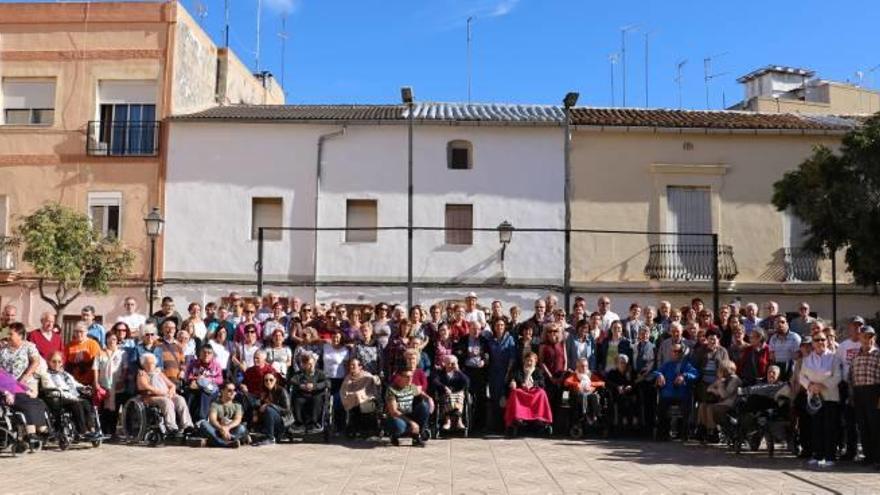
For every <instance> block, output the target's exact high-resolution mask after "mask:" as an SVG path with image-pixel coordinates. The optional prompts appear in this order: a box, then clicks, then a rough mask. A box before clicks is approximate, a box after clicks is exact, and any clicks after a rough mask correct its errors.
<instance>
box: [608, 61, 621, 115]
mask: <svg viewBox="0 0 880 495" xmlns="http://www.w3.org/2000/svg"><path fill="white" fill-rule="evenodd" d="M619 59H620V54H618V53H617V52H614V53H610V54H608V62H609V66H610V67H611V71H610V74H611V106H612V107H614V66H615V65H617V61H618V60H619Z"/></svg>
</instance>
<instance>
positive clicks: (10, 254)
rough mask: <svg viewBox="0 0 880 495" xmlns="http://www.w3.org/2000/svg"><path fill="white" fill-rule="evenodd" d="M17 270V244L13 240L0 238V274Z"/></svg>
mask: <svg viewBox="0 0 880 495" xmlns="http://www.w3.org/2000/svg"><path fill="white" fill-rule="evenodd" d="M17 270H18V243H17V242H16V241H15V239H14V238H12V237H8V236H0V272H14V271H17Z"/></svg>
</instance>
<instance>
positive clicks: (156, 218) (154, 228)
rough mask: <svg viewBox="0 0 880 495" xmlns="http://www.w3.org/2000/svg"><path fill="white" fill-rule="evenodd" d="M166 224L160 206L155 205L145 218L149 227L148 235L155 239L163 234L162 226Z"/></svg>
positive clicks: (145, 223)
mask: <svg viewBox="0 0 880 495" xmlns="http://www.w3.org/2000/svg"><path fill="white" fill-rule="evenodd" d="M164 224H165V220H164V219H163V218H162V215H161V214H160V213H159V208H157V207H155V206H154V207H153V209H152V211H150V214H149V215H147V216H146V217H145V218H144V225H145V226H146V227H147V236H148V237H150V238H151V239H155V238H156V237H159V235H161V234H162V226H163V225H164Z"/></svg>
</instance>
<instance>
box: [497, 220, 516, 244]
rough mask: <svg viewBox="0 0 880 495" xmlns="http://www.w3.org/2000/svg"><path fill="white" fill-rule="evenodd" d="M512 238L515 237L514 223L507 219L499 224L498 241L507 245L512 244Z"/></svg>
mask: <svg viewBox="0 0 880 495" xmlns="http://www.w3.org/2000/svg"><path fill="white" fill-rule="evenodd" d="M511 239H513V225H511V223H510V222H508V221H507V220H505V221H503V222H501V224H500V225H498V242H500V243H501V244H504V245H505V246H506V245H508V244H510V241H511Z"/></svg>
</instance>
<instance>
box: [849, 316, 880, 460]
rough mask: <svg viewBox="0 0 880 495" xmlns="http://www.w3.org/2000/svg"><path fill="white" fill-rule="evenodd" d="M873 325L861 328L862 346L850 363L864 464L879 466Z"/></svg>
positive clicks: (878, 355) (878, 371)
mask: <svg viewBox="0 0 880 495" xmlns="http://www.w3.org/2000/svg"><path fill="white" fill-rule="evenodd" d="M874 334H875V332H874V328H873V327H870V326H863V327H862V328H861V333H860V337H859V338H860V340H861V344H862V345H861V348H860V349H859V353H858V354H857V355H856V356H855V357H854V358H853V360H852V363H850V374H849V377H848V380H849V382H850V383H851V384H852V394H853V395H852V405H853V409H854V410H855V417H856V423H857V424H858V426H859V436H860V438H861V441H862V452H863V453H864V454H865V458H864V459H862V463H863V464H867V465H874V466H876V467H877V468H880V409H878V406H880V349H878V348H877V346H876V344H875V335H874Z"/></svg>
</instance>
